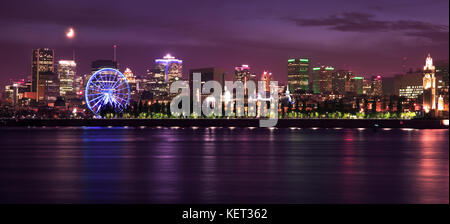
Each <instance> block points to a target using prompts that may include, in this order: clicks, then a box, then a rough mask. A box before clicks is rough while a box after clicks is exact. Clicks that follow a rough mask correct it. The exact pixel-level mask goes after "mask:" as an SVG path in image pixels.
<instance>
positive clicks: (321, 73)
mask: <svg viewBox="0 0 450 224" xmlns="http://www.w3.org/2000/svg"><path fill="white" fill-rule="evenodd" d="M312 70H313V91H314V94H330V93H331V92H332V91H333V73H334V68H333V67H331V66H321V67H315V68H313V69H312Z"/></svg>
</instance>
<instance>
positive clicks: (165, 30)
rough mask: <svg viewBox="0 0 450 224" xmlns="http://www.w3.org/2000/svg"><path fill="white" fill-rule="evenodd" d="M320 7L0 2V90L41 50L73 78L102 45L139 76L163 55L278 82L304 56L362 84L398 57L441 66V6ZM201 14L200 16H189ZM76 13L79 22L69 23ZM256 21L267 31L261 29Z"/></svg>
mask: <svg viewBox="0 0 450 224" xmlns="http://www.w3.org/2000/svg"><path fill="white" fill-rule="evenodd" d="M326 3H327V2H326V1H325V2H323V1H322V2H320V5H321V7H323V10H319V11H320V12H318V10H317V9H316V8H317V7H319V6H318V5H319V3H315V4H308V5H302V4H300V3H290V4H288V3H287V2H286V3H285V4H279V5H276V6H272V5H271V4H269V3H268V2H264V1H263V2H261V4H260V6H255V5H254V4H252V5H251V6H250V5H248V4H246V3H242V4H237V3H235V2H227V3H223V2H221V3H219V4H220V6H221V7H218V6H215V5H212V4H211V3H208V2H205V3H204V4H203V5H202V6H201V7H200V6H199V5H196V6H195V7H194V6H193V5H192V6H191V5H189V4H187V3H177V4H178V5H180V6H185V7H177V8H176V9H173V11H171V13H172V14H173V16H172V17H171V18H166V17H162V18H163V19H156V18H155V17H157V15H158V13H154V14H152V15H147V14H145V15H143V14H142V13H140V12H142V9H141V8H143V9H145V8H148V7H146V6H148V5H146V3H142V2H139V3H136V2H133V3H127V5H129V6H134V7H127V11H122V10H120V9H121V6H122V5H121V3H111V4H107V3H106V2H102V1H96V2H93V3H77V4H75V5H73V4H71V5H67V3H66V4H64V3H59V2H57V3H52V2H51V1H48V2H45V3H42V5H34V4H39V3H35V2H27V4H26V5H27V7H23V4H20V3H17V2H14V3H2V7H0V8H1V9H0V10H1V13H0V14H1V15H2V16H1V17H3V18H2V24H3V25H5V26H4V27H5V29H7V30H8V32H3V33H2V34H1V35H0V48H1V49H4V52H14V54H2V56H0V57H1V58H0V60H1V61H2V62H3V63H2V68H3V71H2V72H1V73H0V78H1V81H0V84H1V85H2V86H4V85H5V84H6V82H7V80H9V79H10V78H16V79H17V78H26V76H28V75H29V74H30V72H31V71H30V66H29V62H30V56H29V55H30V52H31V51H32V49H35V48H43V47H48V48H52V49H54V50H55V59H56V60H70V59H72V56H73V49H75V52H76V62H77V72H78V74H85V73H88V72H89V70H90V63H91V62H92V61H94V60H97V59H112V58H113V48H112V46H113V45H114V44H117V46H118V47H117V59H118V61H119V63H120V68H121V70H123V69H125V68H126V67H129V68H131V69H132V70H133V72H134V73H135V74H145V71H146V70H147V69H149V68H152V67H153V63H152V62H153V60H154V59H155V58H159V57H161V55H166V54H167V53H171V54H172V55H175V56H176V57H177V58H180V59H182V60H183V67H184V69H183V75H184V77H186V75H187V71H189V69H192V68H199V67H208V66H218V67H222V68H224V69H226V71H227V72H228V74H229V75H232V74H233V68H234V67H235V66H236V65H241V64H249V65H250V66H252V69H253V70H254V71H255V72H256V73H257V74H261V73H262V71H264V70H270V71H272V72H273V74H274V76H275V79H277V80H280V81H283V82H284V81H286V79H287V69H286V63H287V62H286V61H287V59H289V58H291V57H296V58H297V57H307V58H310V59H311V63H312V64H311V65H312V66H316V65H317V64H318V63H320V64H322V65H332V66H335V67H336V68H337V69H339V68H341V67H343V68H349V69H350V70H352V71H353V72H355V73H356V74H357V75H364V76H365V77H370V76H371V75H380V74H381V75H383V76H392V75H394V74H397V73H402V72H403V71H402V65H403V57H405V56H406V57H407V62H406V63H405V66H406V68H410V67H411V68H414V69H415V68H420V66H421V63H422V60H423V58H424V57H426V55H427V54H428V53H431V55H433V57H434V58H435V59H438V60H439V59H442V60H448V1H436V2H434V4H426V5H427V7H425V8H424V7H423V6H424V5H425V2H423V1H414V2H413V3H411V2H410V1H408V2H406V1H405V2H396V3H389V2H378V3H374V4H369V5H367V4H362V3H361V4H358V2H353V4H343V5H345V6H346V7H345V8H343V7H338V6H336V5H332V6H333V7H329V6H327V4H326ZM43 5H47V6H48V7H47V8H45V9H43V10H42V11H41V12H39V13H38V14H36V12H35V10H31V9H33V6H36V7H41V6H43ZM158 6H161V7H166V5H165V3H157V4H154V3H152V8H154V7H158ZM330 6H331V4H330ZM167 7H168V6H167ZM41 8H42V7H41ZM93 8H96V9H98V13H97V12H96V11H95V10H92V9H93ZM179 8H182V9H179ZM312 9H315V10H312ZM201 10H203V11H206V12H207V13H204V14H199V13H198V12H199V11H201ZM296 10H300V12H301V13H296ZM76 11H81V13H82V15H84V17H83V16H78V17H76V16H70V15H71V14H73V13H75V12H76ZM10 12H14V14H11V13H10ZM94 12H95V13H94ZM243 12H246V13H247V14H244V15H246V16H242V13H243ZM264 12H265V13H264ZM312 12H315V13H312ZM66 14H67V16H66ZM299 14H301V16H299ZM224 15H229V16H226V17H224ZM18 17H19V18H18ZM207 19H208V20H207ZM264 23H267V24H269V25H271V27H272V28H271V29H266V28H265V26H264ZM24 24H27V26H24ZM361 24H365V25H364V26H362V25H361ZM69 27H73V28H74V29H75V31H76V36H75V38H74V39H73V40H68V39H67V38H66V36H65V32H66V31H67V29H68V28H69ZM115 28H120V31H118V30H119V29H115ZM184 28H187V29H184ZM154 31H159V32H158V35H156V34H155V32H154ZM400 42H401V44H399V43H400Z"/></svg>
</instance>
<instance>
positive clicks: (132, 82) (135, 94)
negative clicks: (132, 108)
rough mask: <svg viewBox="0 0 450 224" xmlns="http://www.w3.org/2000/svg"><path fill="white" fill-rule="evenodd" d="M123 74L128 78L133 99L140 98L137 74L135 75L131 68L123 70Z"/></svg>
mask: <svg viewBox="0 0 450 224" xmlns="http://www.w3.org/2000/svg"><path fill="white" fill-rule="evenodd" d="M123 75H124V76H125V78H127V81H128V85H129V86H130V97H131V99H133V100H135V101H137V100H139V94H138V92H137V89H136V76H134V74H133V72H132V71H131V69H130V68H126V69H125V71H124V72H123Z"/></svg>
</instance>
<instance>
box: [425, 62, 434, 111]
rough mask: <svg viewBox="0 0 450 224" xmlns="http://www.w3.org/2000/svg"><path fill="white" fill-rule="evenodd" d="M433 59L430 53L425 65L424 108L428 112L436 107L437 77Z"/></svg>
mask: <svg viewBox="0 0 450 224" xmlns="http://www.w3.org/2000/svg"><path fill="white" fill-rule="evenodd" d="M434 72H435V67H434V65H433V59H432V58H431V56H430V54H428V57H427V59H426V60H425V66H424V67H423V73H424V76H423V109H424V110H425V112H426V113H428V112H429V111H431V110H435V109H436V77H435V76H434V75H435V74H434Z"/></svg>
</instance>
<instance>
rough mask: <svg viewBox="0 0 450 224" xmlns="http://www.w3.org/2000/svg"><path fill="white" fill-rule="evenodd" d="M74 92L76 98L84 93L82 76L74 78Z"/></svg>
mask: <svg viewBox="0 0 450 224" xmlns="http://www.w3.org/2000/svg"><path fill="white" fill-rule="evenodd" d="M73 88H74V90H75V92H76V94H77V95H78V96H81V95H83V91H84V79H83V76H81V75H78V76H75V81H74V87H73Z"/></svg>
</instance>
